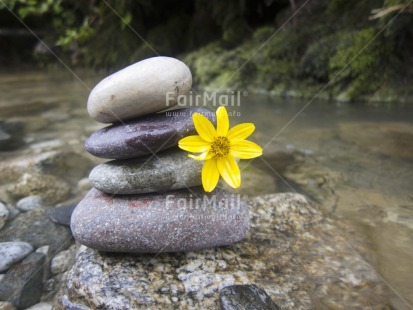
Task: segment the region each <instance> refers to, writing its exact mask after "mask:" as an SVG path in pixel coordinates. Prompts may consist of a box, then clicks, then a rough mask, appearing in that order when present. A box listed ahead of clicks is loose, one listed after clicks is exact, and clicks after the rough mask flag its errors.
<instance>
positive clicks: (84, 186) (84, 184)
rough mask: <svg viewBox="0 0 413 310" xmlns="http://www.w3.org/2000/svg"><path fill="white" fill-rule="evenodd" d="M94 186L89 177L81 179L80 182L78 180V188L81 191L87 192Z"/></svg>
mask: <svg viewBox="0 0 413 310" xmlns="http://www.w3.org/2000/svg"><path fill="white" fill-rule="evenodd" d="M91 188H92V184H91V183H90V181H89V178H83V179H80V180H79V182H77V189H78V190H79V191H80V192H85V191H88V190H90V189H91Z"/></svg>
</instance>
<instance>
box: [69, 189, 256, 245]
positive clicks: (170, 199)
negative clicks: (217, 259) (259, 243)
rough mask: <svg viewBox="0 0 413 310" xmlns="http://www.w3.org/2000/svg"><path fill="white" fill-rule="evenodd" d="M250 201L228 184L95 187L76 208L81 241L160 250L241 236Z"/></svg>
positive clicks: (76, 233)
mask: <svg viewBox="0 0 413 310" xmlns="http://www.w3.org/2000/svg"><path fill="white" fill-rule="evenodd" d="M248 227H249V214H248V205H247V204H246V203H245V202H244V201H242V200H241V199H240V197H239V196H238V195H234V194H230V193H228V192H226V191H224V190H220V189H219V190H215V191H213V192H212V193H205V192H204V191H203V190H202V188H199V187H197V188H191V189H186V190H177V191H170V192H167V193H164V194H146V195H115V196H114V195H110V194H105V193H103V192H100V191H98V190H97V189H91V190H90V191H89V193H88V194H87V195H86V197H85V198H84V199H83V200H82V201H81V202H80V203H79V204H78V205H77V207H76V209H75V210H74V212H73V214H72V219H71V228H72V232H73V235H74V237H75V238H76V240H77V241H79V242H80V243H82V244H84V245H86V246H88V247H91V248H94V249H97V250H100V251H105V252H127V253H158V252H181V251H192V250H197V249H203V248H210V247H216V246H222V245H229V244H231V243H234V242H237V241H240V240H242V239H244V238H245V235H246V233H247V230H248Z"/></svg>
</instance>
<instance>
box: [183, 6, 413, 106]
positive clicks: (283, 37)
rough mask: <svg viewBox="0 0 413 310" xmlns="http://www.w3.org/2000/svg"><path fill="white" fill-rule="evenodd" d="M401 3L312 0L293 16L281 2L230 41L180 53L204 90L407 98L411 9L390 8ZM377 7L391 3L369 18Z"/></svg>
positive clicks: (411, 76)
mask: <svg viewBox="0 0 413 310" xmlns="http://www.w3.org/2000/svg"><path fill="white" fill-rule="evenodd" d="M390 2H392V3H390ZM398 2H400V3H398ZM401 3H402V1H384V3H383V1H360V2H359V1H342V0H335V1H329V2H324V1H313V2H312V3H308V4H307V5H305V6H304V4H303V8H302V9H300V8H298V9H297V10H296V15H295V17H294V18H293V19H291V11H290V10H289V9H285V11H284V12H280V13H279V14H278V15H279V22H278V25H277V26H264V27H260V28H258V29H256V30H255V31H254V32H253V33H252V35H251V36H250V37H247V38H246V39H244V40H242V41H239V44H236V45H235V46H230V47H227V44H226V42H225V41H224V40H217V41H215V42H212V43H210V44H208V45H206V46H204V47H202V48H200V49H198V50H196V51H194V52H191V53H189V54H187V55H186V56H185V58H184V61H185V62H186V63H187V64H188V65H189V66H190V67H191V70H192V72H193V76H194V77H195V83H196V84H197V85H198V86H199V87H200V88H204V89H207V90H220V91H228V90H234V89H247V90H248V91H252V92H264V93H269V94H272V95H277V96H284V97H296V98H306V99H311V98H314V97H317V98H324V99H329V100H331V99H333V100H337V101H342V102H343V101H344V102H348V101H355V102H358V101H365V102H371V103H380V102H382V103H385V102H388V103H411V102H413V87H412V85H413V70H412V69H411V68H413V66H412V65H413V57H412V55H411V53H409V51H411V50H412V48H413V30H412V29H413V27H412V25H413V14H411V13H409V12H407V11H406V10H404V11H402V10H400V9H397V8H400V6H401V5H400V4H401ZM382 7H387V8H393V9H394V10H393V11H391V12H390V13H388V14H385V15H383V16H382V17H380V18H374V17H375V16H374V15H372V14H373V13H374V12H376V11H374V10H373V9H375V8H382ZM380 12H381V11H380ZM369 17H370V19H371V18H372V17H373V18H374V19H371V20H369Z"/></svg>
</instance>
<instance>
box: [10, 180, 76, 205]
mask: <svg viewBox="0 0 413 310" xmlns="http://www.w3.org/2000/svg"><path fill="white" fill-rule="evenodd" d="M7 193H8V194H9V195H10V196H11V197H12V198H15V199H18V198H21V197H26V196H33V195H35V196H40V197H41V198H42V199H44V200H45V201H46V202H49V203H56V202H60V201H62V200H64V199H65V198H66V197H67V196H68V195H69V193H70V186H69V184H67V183H66V182H65V181H64V180H62V179H60V178H58V177H55V176H53V175H48V174H33V173H25V174H24V175H23V176H22V177H21V179H20V181H19V182H18V183H15V184H13V185H10V186H9V187H7Z"/></svg>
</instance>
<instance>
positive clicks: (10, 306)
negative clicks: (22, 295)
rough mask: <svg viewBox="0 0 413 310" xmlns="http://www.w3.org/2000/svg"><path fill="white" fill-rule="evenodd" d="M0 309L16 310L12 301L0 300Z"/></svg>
mask: <svg viewBox="0 0 413 310" xmlns="http://www.w3.org/2000/svg"><path fill="white" fill-rule="evenodd" d="M0 310H16V307H15V306H14V305H13V303H12V302H8V301H0Z"/></svg>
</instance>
